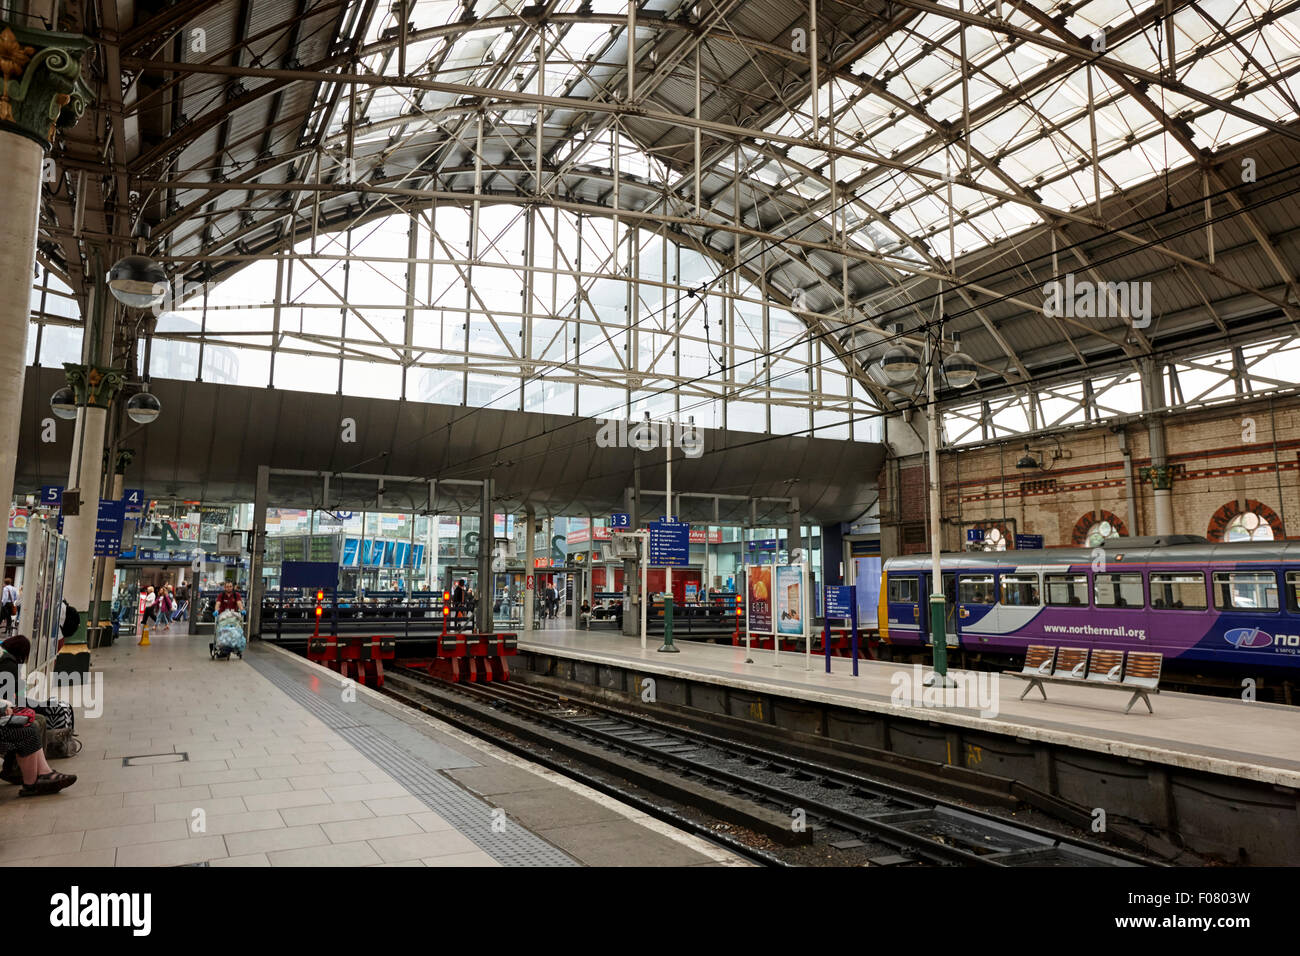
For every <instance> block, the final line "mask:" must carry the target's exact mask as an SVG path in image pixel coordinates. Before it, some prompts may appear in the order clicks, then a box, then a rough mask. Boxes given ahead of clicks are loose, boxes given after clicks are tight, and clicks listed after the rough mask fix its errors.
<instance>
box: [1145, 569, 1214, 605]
mask: <svg viewBox="0 0 1300 956" xmlns="http://www.w3.org/2000/svg"><path fill="white" fill-rule="evenodd" d="M1151 606H1152V607H1154V608H1162V609H1166V610H1176V611H1204V610H1205V608H1206V607H1207V605H1206V602H1205V575H1204V574H1202V573H1201V572H1200V571H1196V572H1194V573H1193V572H1190V571H1180V572H1178V573H1176V574H1167V573H1164V572H1156V571H1152V572H1151Z"/></svg>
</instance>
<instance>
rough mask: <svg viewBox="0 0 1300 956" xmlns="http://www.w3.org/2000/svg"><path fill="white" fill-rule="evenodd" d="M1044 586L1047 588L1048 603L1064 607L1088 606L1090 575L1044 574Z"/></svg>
mask: <svg viewBox="0 0 1300 956" xmlns="http://www.w3.org/2000/svg"><path fill="white" fill-rule="evenodd" d="M1043 585H1044V586H1045V587H1046V588H1047V603H1048V604H1054V605H1058V606H1062V607H1070V606H1073V607H1087V606H1088V575H1086V574H1044V575H1043Z"/></svg>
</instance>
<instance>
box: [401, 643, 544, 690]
mask: <svg viewBox="0 0 1300 956" xmlns="http://www.w3.org/2000/svg"><path fill="white" fill-rule="evenodd" d="M518 653H519V635H518V634H513V633H493V634H444V635H442V636H441V637H439V638H438V656H437V657H436V658H434V659H432V660H418V661H417V660H411V661H404V663H407V664H409V665H410V666H412V667H421V668H427V670H428V671H429V673H430V674H432V675H434V676H435V677H440V678H442V679H443V680H445V681H450V682H451V683H453V684H486V683H489V682H491V681H498V682H504V681H508V680H509V679H510V664H509V662H508V661H507V660H506V658H508V657H514V656H516V655H517V654H518Z"/></svg>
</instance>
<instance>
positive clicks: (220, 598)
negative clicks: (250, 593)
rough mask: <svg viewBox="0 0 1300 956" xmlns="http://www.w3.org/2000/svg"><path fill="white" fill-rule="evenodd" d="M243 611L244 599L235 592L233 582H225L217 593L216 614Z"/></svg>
mask: <svg viewBox="0 0 1300 956" xmlns="http://www.w3.org/2000/svg"><path fill="white" fill-rule="evenodd" d="M243 610H244V599H243V597H241V596H240V594H239V592H238V591H236V590H235V582H234V581H227V582H226V583H225V584H223V585H222V586H221V590H220V591H218V592H217V600H216V613H217V614H220V613H221V612H222V611H239V612H241V613H242V612H243Z"/></svg>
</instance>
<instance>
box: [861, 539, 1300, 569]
mask: <svg viewBox="0 0 1300 956" xmlns="http://www.w3.org/2000/svg"><path fill="white" fill-rule="evenodd" d="M1187 537H1190V536H1187ZM1167 541H1168V539H1161V538H1116V539H1111V541H1108V542H1107V545H1106V547H1105V549H1104V550H1105V556H1106V561H1107V562H1108V563H1109V564H1112V565H1113V564H1118V563H1120V562H1123V563H1124V564H1217V563H1225V564H1233V563H1238V562H1245V563H1258V562H1271V563H1276V564H1296V565H1300V541H1233V542H1213V541H1209V540H1208V539H1201V540H1200V541H1194V542H1193V543H1186V544H1175V543H1167ZM1125 542H1128V546H1125ZM1153 542H1155V543H1153ZM1095 550H1096V549H1094V548H1043V549H1042V550H1032V551H952V552H947V551H946V552H944V553H943V554H942V555H941V557H942V558H943V566H944V568H945V569H948V568H955V569H963V568H971V569H978V568H988V569H995V568H1017V567H1020V568H1027V567H1043V566H1052V567H1060V566H1061V565H1079V564H1085V565H1086V564H1091V563H1092V561H1093V558H1094V551H1095ZM930 564H931V561H930V555H929V553H928V552H927V553H925V554H909V555H902V556H900V557H894V558H887V559H886V560H885V564H884V567H885V570H887V571H926V570H929V568H930ZM1112 570H1113V567H1112Z"/></svg>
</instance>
